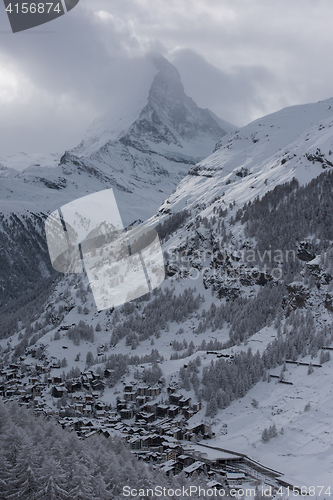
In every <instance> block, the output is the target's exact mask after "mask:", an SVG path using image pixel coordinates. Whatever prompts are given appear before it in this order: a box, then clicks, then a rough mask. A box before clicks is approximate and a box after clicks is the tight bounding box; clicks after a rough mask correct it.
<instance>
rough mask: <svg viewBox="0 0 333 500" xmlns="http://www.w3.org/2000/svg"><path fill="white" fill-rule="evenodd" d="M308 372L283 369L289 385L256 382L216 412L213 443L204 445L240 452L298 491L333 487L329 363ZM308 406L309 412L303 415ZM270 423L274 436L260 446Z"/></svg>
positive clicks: (332, 371)
mask: <svg viewBox="0 0 333 500" xmlns="http://www.w3.org/2000/svg"><path fill="white" fill-rule="evenodd" d="M302 361H307V362H309V361H311V358H310V357H307V358H304V359H302ZM313 362H314V363H318V359H316V358H315V359H314V360H313ZM307 370H308V367H307V366H301V365H299V366H297V365H293V364H287V371H286V372H285V380H287V381H290V382H292V383H293V385H286V384H281V383H278V382H277V379H273V378H272V379H271V381H270V383H267V382H259V383H258V384H257V385H256V386H255V387H254V388H253V389H251V390H250V391H249V392H248V394H247V395H246V396H245V397H244V398H242V399H240V400H238V401H234V402H233V403H232V404H231V405H230V406H229V407H228V408H226V409H225V410H222V411H220V412H219V414H218V416H217V417H215V419H214V425H213V427H212V430H213V431H214V432H215V433H216V438H215V439H214V442H213V443H212V441H211V440H209V441H207V442H206V443H205V444H208V445H210V446H215V447H219V446H220V447H221V448H224V449H229V450H232V451H235V452H238V453H244V454H246V455H248V456H249V457H251V458H253V459H255V460H257V461H258V462H260V463H262V464H264V465H266V466H268V467H271V468H273V469H275V470H278V471H280V472H282V473H283V474H286V475H287V476H288V477H289V478H290V479H292V483H293V484H296V485H299V486H302V485H304V486H318V485H325V486H329V485H332V470H333V432H332V429H331V423H332V414H333V361H332V360H330V361H329V362H327V363H324V364H323V366H322V368H315V369H314V372H313V373H312V374H311V375H307ZM280 371H281V367H278V368H276V369H275V370H271V372H270V373H273V374H277V375H279V374H280ZM253 399H255V400H257V401H258V403H259V405H258V408H257V409H256V408H254V407H253V406H252V405H251V401H252V400H253ZM308 403H310V409H309V410H308V411H305V410H304V408H305V406H306V405H307V404H308ZM196 418H197V416H194V417H192V420H194V419H196ZM192 420H191V421H192ZM225 424H226V425H227V429H228V433H227V434H226V435H224V432H225V427H224V426H225ZM273 424H275V425H276V427H277V431H278V436H277V437H275V438H271V439H270V441H269V442H268V443H263V442H262V441H261V435H262V432H263V430H264V429H265V428H268V427H270V426H271V425H273ZM281 429H283V431H282V432H283V433H281Z"/></svg>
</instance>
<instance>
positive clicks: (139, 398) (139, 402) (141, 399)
mask: <svg viewBox="0 0 333 500" xmlns="http://www.w3.org/2000/svg"><path fill="white" fill-rule="evenodd" d="M135 401H136V403H137V405H138V406H143V405H144V404H145V402H146V396H137V397H136V399H135Z"/></svg>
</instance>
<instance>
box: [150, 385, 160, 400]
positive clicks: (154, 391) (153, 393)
mask: <svg viewBox="0 0 333 500" xmlns="http://www.w3.org/2000/svg"><path fill="white" fill-rule="evenodd" d="M160 394H161V388H160V387H149V388H148V394H147V395H148V396H151V397H152V398H155V397H156V396H159V395H160Z"/></svg>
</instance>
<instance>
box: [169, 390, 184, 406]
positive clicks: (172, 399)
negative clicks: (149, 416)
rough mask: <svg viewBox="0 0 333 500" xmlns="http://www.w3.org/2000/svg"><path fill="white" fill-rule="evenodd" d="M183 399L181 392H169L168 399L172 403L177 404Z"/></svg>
mask: <svg viewBox="0 0 333 500" xmlns="http://www.w3.org/2000/svg"><path fill="white" fill-rule="evenodd" d="M181 399H183V395H182V394H171V393H170V394H169V401H170V403H171V404H173V405H179V401H180V400H181Z"/></svg>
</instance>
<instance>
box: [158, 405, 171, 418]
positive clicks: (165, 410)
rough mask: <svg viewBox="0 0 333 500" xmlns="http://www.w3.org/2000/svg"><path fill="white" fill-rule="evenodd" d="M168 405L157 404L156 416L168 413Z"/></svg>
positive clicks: (163, 415)
mask: <svg viewBox="0 0 333 500" xmlns="http://www.w3.org/2000/svg"><path fill="white" fill-rule="evenodd" d="M168 409H169V406H168V405H157V406H156V416H157V417H165V416H166V415H167V414H168Z"/></svg>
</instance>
